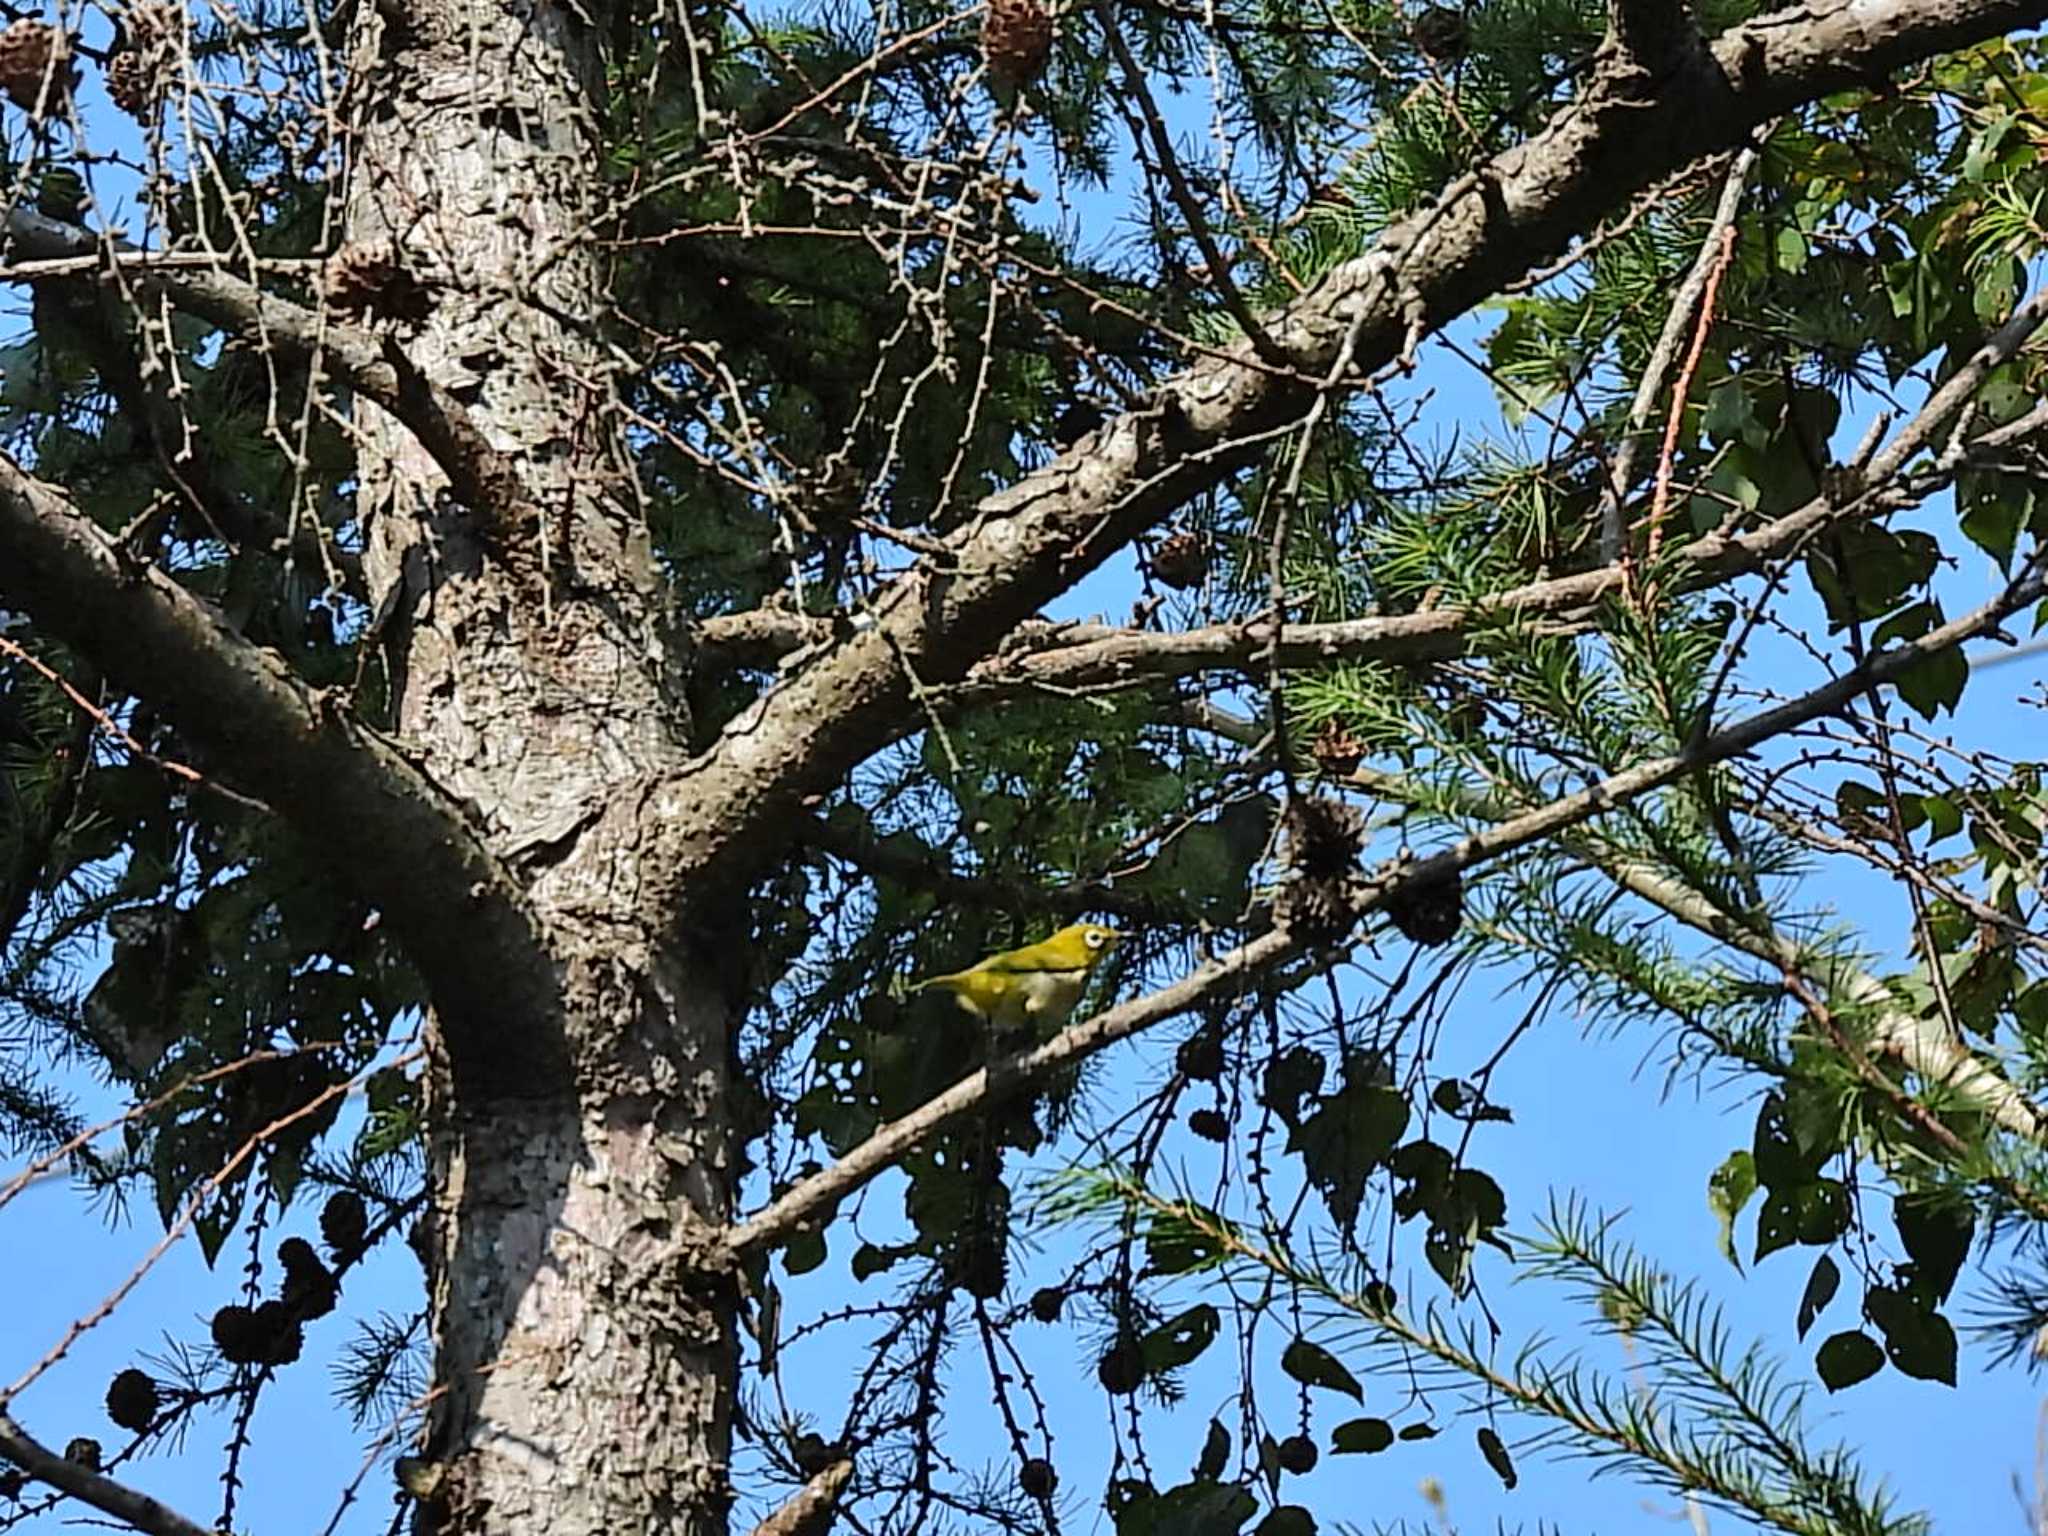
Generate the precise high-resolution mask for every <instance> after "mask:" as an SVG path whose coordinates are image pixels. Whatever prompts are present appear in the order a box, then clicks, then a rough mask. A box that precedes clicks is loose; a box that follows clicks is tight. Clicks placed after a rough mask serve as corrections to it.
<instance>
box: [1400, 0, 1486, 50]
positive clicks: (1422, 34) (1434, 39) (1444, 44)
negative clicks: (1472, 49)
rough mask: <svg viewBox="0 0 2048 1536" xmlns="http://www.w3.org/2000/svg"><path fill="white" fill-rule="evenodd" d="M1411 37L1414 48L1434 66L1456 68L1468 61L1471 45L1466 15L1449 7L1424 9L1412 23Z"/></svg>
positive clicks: (1433, 6) (1439, 6)
mask: <svg viewBox="0 0 2048 1536" xmlns="http://www.w3.org/2000/svg"><path fill="white" fill-rule="evenodd" d="M1408 35H1409V36H1410V37H1412V38H1413V39H1414V40H1415V47H1416V49H1417V51H1418V52H1420V53H1421V55H1422V56H1423V57H1424V58H1425V59H1427V60H1429V62H1430V63H1432V64H1455V63H1457V62H1458V60H1460V59H1462V58H1463V57H1465V50H1466V48H1467V47H1469V46H1470V44H1471V41H1472V39H1471V36H1470V29H1469V28H1468V27H1467V26H1466V24H1465V13H1464V12H1463V11H1454V10H1452V9H1451V8H1450V7H1449V6H1447V5H1428V6H1424V7H1423V8H1422V9H1421V10H1420V11H1419V12H1417V13H1416V16H1415V19H1414V20H1413V21H1412V22H1410V23H1409V27H1408Z"/></svg>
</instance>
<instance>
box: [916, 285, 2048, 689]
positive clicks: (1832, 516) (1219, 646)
mask: <svg viewBox="0 0 2048 1536" xmlns="http://www.w3.org/2000/svg"><path fill="white" fill-rule="evenodd" d="M2044 323H2048V288H2044V289H2042V290H2040V291H2039V292H2036V293H2034V294H2033V295H2031V296H2030V297H2028V299H2027V300H2026V301H2025V302H2024V303H2022V304H2021V305H2020V306H2019V308H2018V309H2016V310H2015V311H2014V312H2013V315H2012V318H2011V319H2009V320H2008V321H2006V323H2005V324H2004V325H2002V326H2000V327H1999V328H1998V330H1997V331H1996V332H1995V333H1993V334H1992V335H1991V336H1990V337H1988V338H1986V340H1985V341H1984V342H1983V343H1982V344H1981V345H1980V346H1979V347H1978V348H1977V349H1976V351H1974V352H1972V353H1971V354H1970V356H1969V357H1968V358H1966V359H1965V360H1964V361H1963V363H1962V364H1961V366H1959V367H1958V368H1957V369H1956V370H1955V372H1954V373H1952V374H1951V375H1950V376H1949V377H1948V378H1947V379H1945V380H1944V381H1943V382H1942V384H1941V385H1940V387H1939V388H1937V389H1936V390H1935V391H1934V392H1933V393H1932V394H1931V395H1929V396H1928V398H1927V400H1926V402H1925V403H1924V404H1923V405H1922V406H1921V408H1920V409H1919V410H1918V411H1916V412H1915V413H1914V415H1913V417H1912V419H1911V420H1910V421H1908V422H1907V423H1906V425H1905V426H1904V427H1902V428H1901V429H1900V431H1899V432H1898V434H1897V435H1896V436H1895V437H1894V438H1893V439H1892V441H1891V442H1889V443H1887V444H1886V445H1885V447H1884V448H1883V450H1882V451H1880V452H1879V453H1878V454H1877V455H1876V456H1875V457H1874V458H1872V460H1871V462H1870V464H1869V465H1868V467H1867V468H1866V469H1864V470H1863V471H1861V484H1860V486H1859V487H1857V488H1856V489H1855V490H1854V491H1852V492H1851V493H1850V494H1848V495H1842V494H1840V492H1839V491H1838V492H1837V493H1836V497H1835V499H1830V497H1829V496H1827V495H1821V496H1817V497H1815V498H1814V499H1813V500H1812V501H1809V502H1808V503H1807V504H1806V505H1805V506H1803V507H1800V508H1798V509H1797V510H1796V511H1792V512H1788V513H1786V514H1785V515H1784V516H1783V517H1780V518H1777V519H1775V520H1774V521H1772V522H1769V523H1766V524H1765V525H1764V526H1763V527H1761V528H1757V529H1752V530H1749V531H1742V532H1720V531H1716V532H1714V533H1709V534H1705V535H1702V536H1701V537H1700V538H1697V539H1694V540H1693V541H1692V542H1691V543H1689V544H1686V545H1684V546H1682V547H1681V548H1679V549H1678V550H1676V551H1675V552H1674V559H1675V561H1676V563H1677V570H1676V573H1675V574H1674V575H1673V576H1672V577H1670V578H1669V579H1668V580H1666V581H1665V582H1664V583H1663V584H1662V585H1663V589H1664V590H1666V591H1672V592H1690V591H1698V590H1700V589H1702V588H1705V587H1709V586H1715V585H1718V584H1720V583H1722V582H1725V581H1728V580H1730V579H1732V578H1734V577H1736V576H1741V575H1746V574H1748V573H1750V572H1753V571H1759V570H1763V569H1765V568H1767V567H1768V566H1770V565H1772V564H1775V563H1777V562H1779V561H1782V560H1785V559H1787V558H1789V557H1791V556H1793V555H1795V554H1797V553H1798V552H1799V551H1801V550H1803V549H1805V548H1807V547H1809V546H1810V544H1811V542H1812V540H1813V538H1814V536H1815V535H1816V534H1817V533H1819V532H1821V531H1822V530H1823V529H1825V528H1826V527H1828V526H1829V525H1830V524H1833V523H1836V522H1843V521H1847V520H1849V519H1851V518H1870V517H1875V516H1878V515H1880V514H1884V513H1890V512H1896V511H1901V510H1903V509H1905V508H1907V507H1909V506H1912V505H1914V504H1915V503H1917V502H1919V501H1921V500H1923V499H1924V498H1925V497H1927V496H1928V495H1930V494H1932V493H1933V492H1934V491H1936V490H1938V489H1941V488H1943V487H1945V486H1947V485H1949V484H1951V483H1952V482H1953V479H1954V472H1955V470H1956V469H1957V468H1960V467H1961V462H1960V461H1958V462H1957V463H1954V464H1946V465H1943V466H1939V467H1937V468H1935V469H1933V470H1931V471H1929V472H1928V473H1926V474H1924V475H1921V476H1919V477H1916V478H1915V479H1914V480H1912V481H1911V482H1910V483H1902V482H1901V477H1902V476H1903V474H1904V471H1905V470H1906V468H1907V466H1908V465H1909V464H1910V463H1911V461H1912V460H1913V459H1914V457H1915V456H1916V455H1918V454H1919V453H1921V452H1922V451H1923V450H1924V449H1926V448H1928V447H1929V446H1930V445H1931V444H1933V443H1934V442H1935V441H1936V439H1937V438H1938V437H1939V436H1940V434H1941V432H1942V430H1943V429H1944V427H1946V426H1947V424H1948V423H1949V422H1950V421H1951V420H1953V419H1954V418H1955V417H1956V415H1957V414H1958V413H1959V412H1960V411H1961V410H1962V408H1963V407H1964V406H1965V405H1966V404H1967V403H1968V402H1969V401H1970V399H1971V398H1972V397H1973V396H1975V395H1976V393H1977V391H1978V389H1979V388H1980V387H1981V386H1982V385H1983V383H1984V381H1985V380H1986V379H1987V378H1989V377H1990V376H1991V373H1992V372H1993V370H1995V369H1997V368H1999V367H2000V366H2002V365H2003V364H2005V363H2008V362H2010V361H2011V360H2012V359H2013V358H2014V357H2016V356H2017V355H2018V354H2019V351H2020V349H2021V348H2022V347H2023V346H2025V345H2026V344H2027V342H2028V341H2030V340H2031V339H2032V338H2033V336H2034V334H2035V333H2036V332H2037V331H2039V330H2040V329H2041V327H2042V325H2043V324H2044ZM2044 424H2048V418H2044V413H2043V412H2042V411H2040V410H2036V411H2031V412H2029V413H2028V414H2027V415H2025V416H2023V417H2020V418H2018V419H2017V420H2014V421H2011V422H2007V423H2005V424H2004V425H2002V426H1999V427H1995V428H1993V429H1992V430H1991V431H1989V432H1986V433H1984V434H1983V435H1982V436H1981V437H1979V438H1977V439H1976V440H1975V441H1974V442H1973V443H1972V444H1971V445H1970V446H1971V448H1972V449H1977V450H1994V449H1998V448H2003V447H2006V446H2009V445H2011V444H2013V443H2016V442H2019V441H2022V440H2024V439H2025V438H2027V437H2029V436H2031V435H2032V434H2034V433H2036V432H2038V431H2040V430H2041V428H2042V426H2043V425H2044ZM1626 580H1627V574H1626V570H1625V568H1624V566H1623V564H1622V563H1621V562H1620V561H1615V562H1612V563H1610V564H1607V565H1603V566H1599V567H1596V568H1595V569H1593V570H1590V571H1580V572H1576V573H1574V574H1572V575H1570V576H1557V577H1551V578H1548V579H1546V580H1542V581H1533V582H1529V583H1528V584H1526V585H1524V586H1521V587H1516V588H1513V589H1511V590H1509V591H1506V592H1503V593H1500V594H1499V595H1497V596H1494V597H1491V598H1489V599H1487V600H1486V601H1485V602H1484V603H1479V604H1475V605H1473V606H1472V607H1469V608H1455V607H1446V608H1430V609H1425V610H1423V611H1421V612H1418V613H1402V614H1387V615H1384V616H1380V617H1375V618H1366V619H1347V620H1342V621H1339V622H1335V623H1327V624H1290V625H1288V626H1286V627H1285V628H1284V629H1282V630H1281V632H1280V659H1281V661H1282V663H1283V664H1284V665H1286V666H1289V667H1309V666H1326V665H1328V664H1330V663H1332V662H1336V661H1358V660H1364V659H1367V658H1371V659H1375V660H1381V661H1404V662H1415V661H1446V660H1450V659H1452V658H1454V657H1457V656H1461V655H1463V654H1464V653H1465V651H1466V650H1467V648H1468V646H1469V644H1470V641H1471V637H1472V633H1473V632H1474V631H1475V630H1479V629H1483V628H1486V627H1488V626H1517V627H1520V628H1522V629H1524V630H1525V631H1526V630H1527V629H1528V628H1530V627H1531V626H1536V627H1537V628H1538V632H1539V633H1540V632H1542V629H1541V627H1542V626H1544V625H1546V624H1547V625H1551V626H1554V627H1556V628H1558V629H1561V630H1566V631H1570V630H1575V629H1578V628H1582V627H1583V623H1584V619H1585V616H1586V615H1587V614H1589V613H1590V612H1591V611H1592V609H1593V608H1594V607H1595V606H1596V605H1598V604H1599V603H1601V602H1602V601H1604V600H1606V599H1608V598H1611V597H1615V596H1618V595H1620V594H1621V593H1622V592H1623V590H1624V583H1625V582H1626ZM1271 636H1272V628H1271V625H1270V624H1268V623H1259V622H1253V623H1246V624H1212V625H1207V626H1204V627H1203V628H1200V629H1188V630H1178V631H1168V632H1165V633H1161V632H1158V631H1154V630H1133V629H1117V628H1108V627H1104V626H1099V625H1073V626H1066V627H1062V628H1052V627H1048V628H1047V629H1046V630H1045V631H1044V634H1043V639H1044V641H1045V642H1046V644H1045V645H1044V648H1040V649H1032V648H1031V647H1030V646H1029V645H1028V644H1027V645H1020V646H1018V647H1016V648H1015V649H1014V650H1012V651H1010V652H1008V653H1006V654H1004V655H1002V656H998V657H995V658H993V659H991V660H990V661H988V662H986V663H984V664H983V665H982V666H980V667H978V668H977V669H976V670H975V671H974V673H973V674H972V675H971V676H970V677H969V678H968V680H967V681H966V682H965V683H964V684H962V685H961V686H960V687H959V688H957V689H955V690H952V691H950V692H949V694H948V695H947V697H946V700H945V703H946V704H947V706H948V707H953V708H958V707H963V706H966V705H975V704H987V703H989V702H991V701H992V700H994V699H996V698H999V697H1003V696H1006V695H1009V694H1013V693H1017V692H1022V691H1027V690H1029V689H1034V688H1059V689H1087V688H1109V687H1116V686H1121V685H1128V684H1130V683H1132V682H1136V681H1140V680H1143V679H1147V678H1173V677H1187V676H1191V675H1193V674H1195V673H1198V672H1206V671H1212V670H1236V671H1247V672H1248V671H1250V670H1252V669H1253V668H1254V667H1256V666H1258V665H1259V664H1261V663H1262V662H1263V661H1264V659H1265V656H1266V654H1267V651H1268V648H1269V647H1270V645H1271V644H1272V640H1271ZM1034 638H1035V637H1034ZM1055 641H1056V642H1057V643H1052V642H1055Z"/></svg>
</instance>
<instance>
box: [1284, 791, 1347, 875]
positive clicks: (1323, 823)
mask: <svg viewBox="0 0 2048 1536" xmlns="http://www.w3.org/2000/svg"><path fill="white" fill-rule="evenodd" d="M1364 846H1365V818H1364V817H1363V816H1361V815H1359V814H1358V812H1357V811H1356V810H1355V809H1354V808H1353V807H1351V806H1348V805H1346V804H1345V803H1344V802H1343V801H1341V800H1323V799H1318V798H1310V797H1303V798H1301V799H1298V800H1296V801H1295V802H1294V804H1293V805H1292V806H1290V807H1289V808H1288V812H1287V862H1288V864H1289V865H1291V866H1292V867H1293V868H1295V869H1297V870H1299V871H1301V873H1302V874H1304V875H1307V876H1308V877H1309V878H1310V879H1312V880H1333V879H1334V880H1340V881H1341V880H1342V879H1343V877H1344V876H1346V875H1348V874H1350V873H1351V872H1352V871H1353V870H1355V869H1357V868H1358V855H1359V851H1360V850H1361V849H1362V848H1363V847H1364Z"/></svg>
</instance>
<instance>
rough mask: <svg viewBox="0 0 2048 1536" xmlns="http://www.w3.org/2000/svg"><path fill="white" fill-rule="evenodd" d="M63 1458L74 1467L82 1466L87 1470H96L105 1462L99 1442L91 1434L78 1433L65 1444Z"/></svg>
mask: <svg viewBox="0 0 2048 1536" xmlns="http://www.w3.org/2000/svg"><path fill="white" fill-rule="evenodd" d="M64 1459H65V1460H66V1461H68V1462H70V1463H71V1464H72V1465H73V1466H74V1467H83V1468H85V1470H86V1471H88V1472H97V1471H99V1469H100V1468H101V1467H102V1466H103V1465H104V1464H105V1457H104V1453H103V1452H102V1451H101V1450H100V1443H99V1441H97V1440H95V1439H93V1437H92V1436H91V1435H79V1436H78V1437H77V1438H75V1439H74V1440H72V1442H71V1443H70V1444H69V1445H67V1446H65V1447H64Z"/></svg>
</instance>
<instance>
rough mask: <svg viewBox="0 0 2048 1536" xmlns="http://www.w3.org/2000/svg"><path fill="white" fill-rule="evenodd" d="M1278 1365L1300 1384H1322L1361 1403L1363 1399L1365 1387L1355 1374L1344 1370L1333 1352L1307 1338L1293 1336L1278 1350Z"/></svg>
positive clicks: (1311, 1385)
mask: <svg viewBox="0 0 2048 1536" xmlns="http://www.w3.org/2000/svg"><path fill="white" fill-rule="evenodd" d="M1280 1369H1281V1370H1283V1371H1285V1372H1286V1373H1287V1374H1288V1375H1289V1376H1292V1377H1293V1378H1294V1379H1295V1380H1296V1381H1298V1382H1300V1383H1302V1385H1304V1386H1309V1387H1323V1388H1326V1389H1327V1390H1329V1391H1332V1392H1342V1393H1344V1394H1346V1395H1347V1396H1349V1397H1352V1398H1355V1399H1357V1400H1358V1401H1359V1402H1361V1403H1362V1402H1364V1401H1365V1388H1363V1387H1361V1386H1360V1385H1359V1384H1358V1378H1357V1377H1356V1376H1353V1375H1352V1374H1351V1373H1350V1372H1349V1371H1347V1370H1346V1369H1345V1368H1344V1366H1343V1364H1342V1362H1340V1361H1339V1360H1338V1359H1337V1357H1336V1356H1335V1355H1333V1354H1331V1353H1330V1352H1329V1351H1328V1350H1327V1349H1324V1348H1323V1347H1322V1346H1321V1345H1320V1344H1311V1343H1310V1342H1309V1341H1308V1340H1307V1339H1296V1340H1295V1341H1294V1342H1293V1343H1291V1344H1289V1345H1288V1346H1287V1348H1286V1349H1285V1350H1284V1351H1282V1353H1281V1355H1280Z"/></svg>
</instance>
